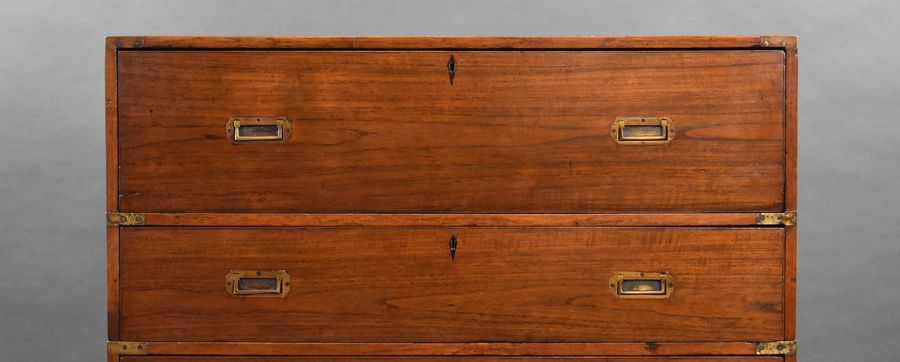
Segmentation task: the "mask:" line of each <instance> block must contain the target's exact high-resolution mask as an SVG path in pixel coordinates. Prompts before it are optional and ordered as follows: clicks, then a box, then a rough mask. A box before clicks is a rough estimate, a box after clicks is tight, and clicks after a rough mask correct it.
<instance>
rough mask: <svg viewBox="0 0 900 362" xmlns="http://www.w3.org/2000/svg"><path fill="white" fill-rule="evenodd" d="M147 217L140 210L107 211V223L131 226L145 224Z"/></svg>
mask: <svg viewBox="0 0 900 362" xmlns="http://www.w3.org/2000/svg"><path fill="white" fill-rule="evenodd" d="M145 222H146V218H145V217H144V214H143V213H139V212H108V213H106V225H109V226H131V225H144V223H145Z"/></svg>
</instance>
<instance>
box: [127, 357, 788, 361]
mask: <svg viewBox="0 0 900 362" xmlns="http://www.w3.org/2000/svg"><path fill="white" fill-rule="evenodd" d="M185 360H190V361H209V362H247V361H254V362H352V361H360V360H362V361H365V362H391V361H410V360H412V359H411V358H410V357H380V358H378V357H376V358H373V357H365V358H359V357H357V358H349V357H268V358H260V357H187V358H186V357H138V356H126V357H123V358H122V361H125V362H172V361H185ZM415 360H424V361H432V362H517V361H523V362H592V361H597V362H653V361H665V362H690V361H703V362H774V361H781V359H780V358H774V357H635V358H630V357H588V358H527V359H526V358H515V357H427V358H425V357H416V358H415Z"/></svg>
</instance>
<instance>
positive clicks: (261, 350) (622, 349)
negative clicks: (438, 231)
mask: <svg viewBox="0 0 900 362" xmlns="http://www.w3.org/2000/svg"><path fill="white" fill-rule="evenodd" d="M147 351H148V352H149V353H150V354H153V355H217V356H242V355H243V356H247V355H254V356H379V355H380V356H442V355H443V356H479V355H482V356H485V355H486V356H666V355H683V356H691V355H696V356H699V355H720V356H721V355H753V354H755V353H756V344H755V343H750V342H696V343H678V342H659V343H657V342H647V343H640V342H633V343H259V342H256V343H254V342H240V343H236V342H213V343H203V342H150V343H147Z"/></svg>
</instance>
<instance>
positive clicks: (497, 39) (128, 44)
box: [106, 35, 797, 50]
mask: <svg viewBox="0 0 900 362" xmlns="http://www.w3.org/2000/svg"><path fill="white" fill-rule="evenodd" d="M769 37H770V38H772V39H777V40H778V41H773V42H771V44H770V45H769V46H775V47H784V48H789V49H791V48H793V49H796V47H797V37H796V36H791V35H777V36H769ZM781 41H784V42H785V43H784V46H782V45H781ZM106 44H107V47H108V48H111V49H457V50H461V49H511V50H512V49H708V48H750V49H752V48H759V47H761V46H762V44H763V38H762V36H759V35H682V36H671V35H657V36H491V37H483V36H454V37H441V36H437V37H404V36H380V37H379V36H371V37H340V36H337V37H332V36H323V37H316V36H260V37H229V36H112V37H107V39H106Z"/></svg>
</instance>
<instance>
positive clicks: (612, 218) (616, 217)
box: [145, 213, 757, 227]
mask: <svg viewBox="0 0 900 362" xmlns="http://www.w3.org/2000/svg"><path fill="white" fill-rule="evenodd" d="M145 220H146V225H150V226H331V227H338V226H344V227H353V226H370V227H402V226H408V227H415V226H441V227H459V226H473V227H475V226H483V227H496V226H535V227H569V226H754V225H756V223H757V214H756V213H694V214H684V213H678V214H676V213H661V214H302V213H260V214H246V213H244V214H241V213H147V214H145Z"/></svg>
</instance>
